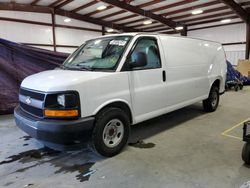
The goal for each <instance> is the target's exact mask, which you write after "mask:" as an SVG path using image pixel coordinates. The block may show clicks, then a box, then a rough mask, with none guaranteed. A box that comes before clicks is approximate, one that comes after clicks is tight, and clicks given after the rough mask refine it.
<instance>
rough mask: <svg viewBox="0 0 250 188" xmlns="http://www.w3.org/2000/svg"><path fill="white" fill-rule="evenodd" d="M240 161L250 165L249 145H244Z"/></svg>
mask: <svg viewBox="0 0 250 188" xmlns="http://www.w3.org/2000/svg"><path fill="white" fill-rule="evenodd" d="M241 156H242V160H243V161H244V162H245V163H246V164H248V165H249V164H250V144H249V143H245V144H244V146H243V149H242V154H241Z"/></svg>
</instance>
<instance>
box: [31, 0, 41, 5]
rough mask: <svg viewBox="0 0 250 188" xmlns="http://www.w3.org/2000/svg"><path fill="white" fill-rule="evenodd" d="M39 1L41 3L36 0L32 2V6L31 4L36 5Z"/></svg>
mask: <svg viewBox="0 0 250 188" xmlns="http://www.w3.org/2000/svg"><path fill="white" fill-rule="evenodd" d="M39 1H40V0H34V1H32V2H31V3H30V4H31V5H36V4H37V3H38V2H39Z"/></svg>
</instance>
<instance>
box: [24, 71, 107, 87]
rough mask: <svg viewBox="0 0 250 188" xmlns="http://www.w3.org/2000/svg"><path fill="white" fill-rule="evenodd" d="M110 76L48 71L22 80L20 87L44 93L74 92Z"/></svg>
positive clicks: (82, 72)
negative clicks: (82, 85)
mask: <svg viewBox="0 0 250 188" xmlns="http://www.w3.org/2000/svg"><path fill="white" fill-rule="evenodd" d="M110 74H111V73H110V72H92V71H77V70H50V71H44V72H40V73H37V74H34V75H31V76H28V77H27V78H25V79H24V80H23V82H22V84H21V87H24V88H28V89H32V90H37V91H44V92H50V91H66V90H75V89H76V88H78V87H79V85H80V84H82V83H83V82H87V81H89V80H92V81H93V80H94V79H98V78H100V77H103V76H106V75H110Z"/></svg>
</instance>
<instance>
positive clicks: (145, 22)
mask: <svg viewBox="0 0 250 188" xmlns="http://www.w3.org/2000/svg"><path fill="white" fill-rule="evenodd" d="M151 23H152V20H145V21H144V22H143V24H144V25H149V24H151Z"/></svg>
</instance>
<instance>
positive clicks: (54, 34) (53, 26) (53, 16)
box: [51, 11, 56, 52]
mask: <svg viewBox="0 0 250 188" xmlns="http://www.w3.org/2000/svg"><path fill="white" fill-rule="evenodd" d="M51 18H52V35H53V48H54V52H56V33H55V13H54V11H53V12H52V14H51Z"/></svg>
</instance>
